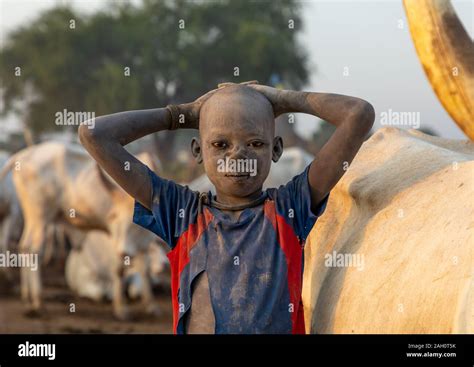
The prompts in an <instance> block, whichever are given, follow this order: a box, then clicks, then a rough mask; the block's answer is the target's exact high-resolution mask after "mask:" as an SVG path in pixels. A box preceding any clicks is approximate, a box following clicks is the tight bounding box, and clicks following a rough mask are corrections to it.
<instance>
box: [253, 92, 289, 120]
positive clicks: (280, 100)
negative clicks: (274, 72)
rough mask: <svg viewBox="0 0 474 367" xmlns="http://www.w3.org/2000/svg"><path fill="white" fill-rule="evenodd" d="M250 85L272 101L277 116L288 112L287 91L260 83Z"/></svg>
mask: <svg viewBox="0 0 474 367" xmlns="http://www.w3.org/2000/svg"><path fill="white" fill-rule="evenodd" d="M248 86H249V87H250V88H253V89H255V90H256V91H258V92H260V93H261V94H263V95H264V96H265V97H266V98H267V99H268V100H269V101H270V103H271V104H272V107H273V114H274V115H275V118H277V117H278V116H280V115H281V114H283V113H285V112H288V109H287V107H286V106H287V103H286V98H285V93H286V92H287V91H285V90H280V89H277V88H273V87H269V86H267V85H260V84H249V85H248Z"/></svg>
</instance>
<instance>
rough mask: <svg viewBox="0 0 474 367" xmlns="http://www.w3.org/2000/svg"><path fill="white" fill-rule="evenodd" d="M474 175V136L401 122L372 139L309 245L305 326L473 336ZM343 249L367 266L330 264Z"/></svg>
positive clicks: (339, 187)
mask: <svg viewBox="0 0 474 367" xmlns="http://www.w3.org/2000/svg"><path fill="white" fill-rule="evenodd" d="M473 172H474V144H473V143H472V142H468V141H466V142H463V141H454V140H448V139H441V138H435V137H430V136H427V135H424V134H422V133H420V132H417V131H412V130H411V131H409V132H407V131H403V130H398V129H394V128H384V129H381V130H379V131H378V132H377V133H375V134H374V136H372V137H371V138H370V139H369V140H368V141H367V142H365V143H364V144H363V146H362V148H361V150H360V152H359V154H358V155H357V157H356V159H355V160H354V161H353V163H352V164H351V167H350V168H349V170H348V171H347V172H346V174H345V176H344V177H343V178H342V179H341V181H340V182H339V183H338V184H337V185H336V187H335V188H334V189H333V190H332V193H331V197H330V199H329V203H328V206H327V209H326V212H325V214H324V215H323V216H322V217H321V218H320V219H319V220H318V222H317V223H316V225H315V226H314V228H313V230H312V232H311V234H310V237H309V239H308V243H307V245H306V250H305V256H306V262H305V269H306V270H305V275H304V290H303V297H304V301H305V311H306V313H305V316H306V322H307V329H308V330H309V331H311V332H316V333H456V332H461V333H462V332H470V333H472V332H474V320H473V317H474V316H473V310H474V299H473V298H474V288H473V275H472V270H473V268H474V253H473V248H474V224H473V218H474V200H473V197H474V174H473ZM338 254H351V255H357V256H358V257H356V256H353V257H352V259H354V260H355V259H359V260H360V259H363V267H362V269H361V270H358V269H357V268H356V267H353V266H342V267H338V266H332V267H331V266H328V265H335V264H330V263H328V259H330V258H331V257H332V258H335V256H337V255H338ZM328 255H331V256H328ZM345 265H347V264H345Z"/></svg>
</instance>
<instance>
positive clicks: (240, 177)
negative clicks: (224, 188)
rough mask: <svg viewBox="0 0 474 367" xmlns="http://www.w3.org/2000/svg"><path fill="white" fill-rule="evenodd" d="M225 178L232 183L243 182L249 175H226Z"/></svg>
mask: <svg viewBox="0 0 474 367" xmlns="http://www.w3.org/2000/svg"><path fill="white" fill-rule="evenodd" d="M225 177H227V178H229V179H231V180H232V181H244V180H247V179H248V178H250V175H249V174H248V173H227V174H226V175H225Z"/></svg>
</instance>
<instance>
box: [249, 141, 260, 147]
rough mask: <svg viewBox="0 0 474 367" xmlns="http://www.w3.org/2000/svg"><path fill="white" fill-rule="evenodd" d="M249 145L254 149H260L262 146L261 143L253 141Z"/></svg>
mask: <svg viewBox="0 0 474 367" xmlns="http://www.w3.org/2000/svg"><path fill="white" fill-rule="evenodd" d="M249 145H250V146H252V147H254V148H260V147H261V146H263V143H262V142H261V141H253V142H251V143H250V144H249Z"/></svg>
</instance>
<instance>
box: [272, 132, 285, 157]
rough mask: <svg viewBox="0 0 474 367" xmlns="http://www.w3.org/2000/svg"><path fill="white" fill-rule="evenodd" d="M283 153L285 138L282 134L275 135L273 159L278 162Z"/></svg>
mask: <svg viewBox="0 0 474 367" xmlns="http://www.w3.org/2000/svg"><path fill="white" fill-rule="evenodd" d="M282 154H283V139H282V138H281V136H275V138H274V139H273V149H272V161H273V162H275V163H276V162H278V160H279V159H280V157H281V155H282Z"/></svg>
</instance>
